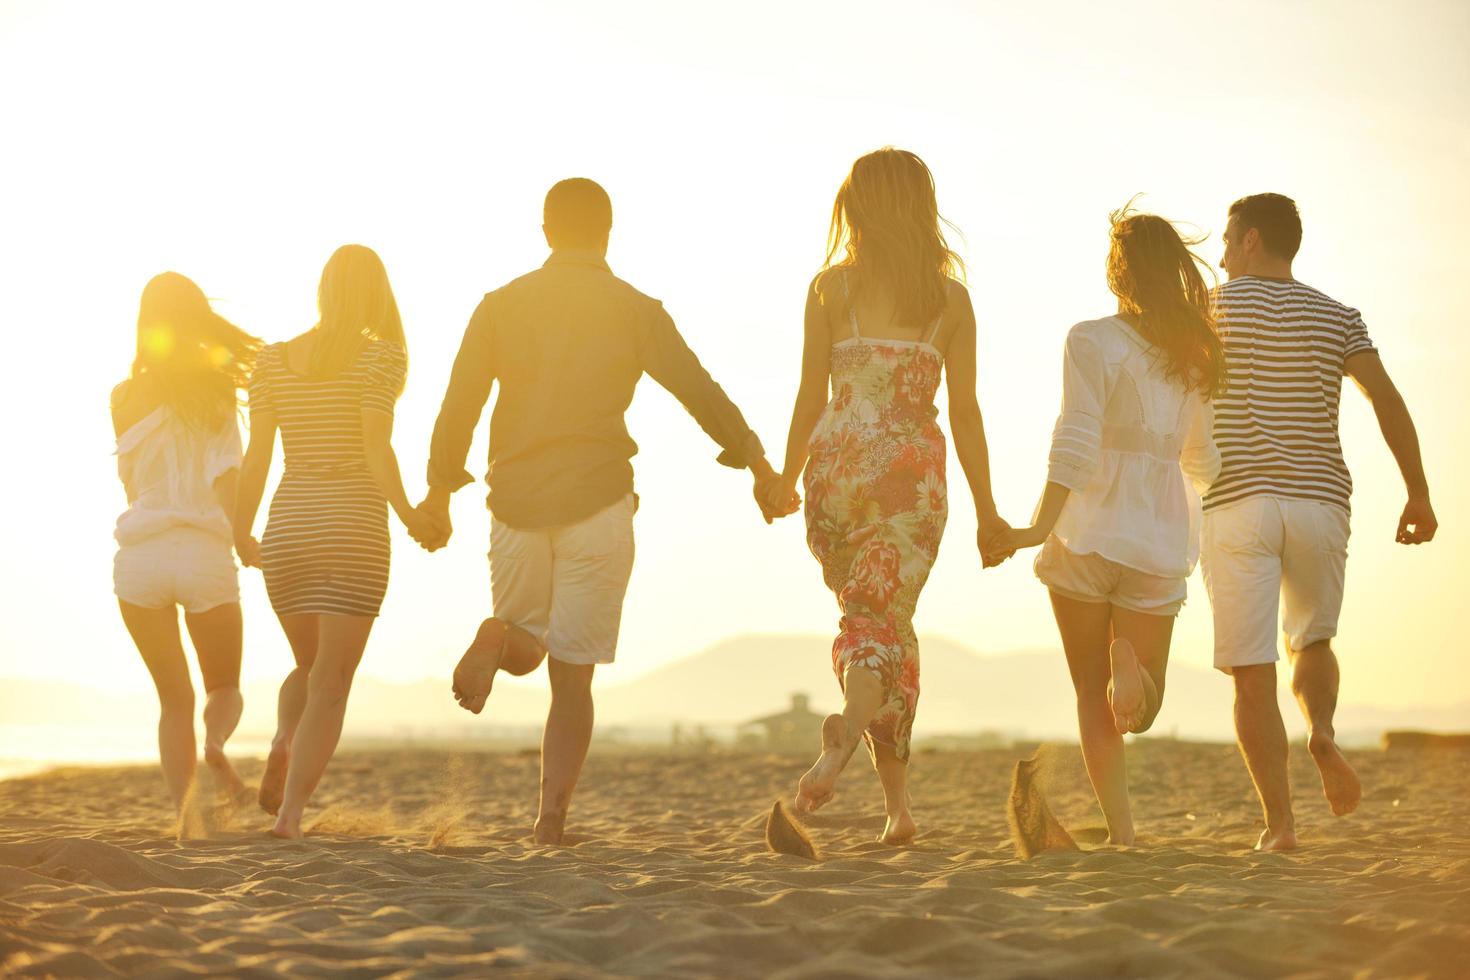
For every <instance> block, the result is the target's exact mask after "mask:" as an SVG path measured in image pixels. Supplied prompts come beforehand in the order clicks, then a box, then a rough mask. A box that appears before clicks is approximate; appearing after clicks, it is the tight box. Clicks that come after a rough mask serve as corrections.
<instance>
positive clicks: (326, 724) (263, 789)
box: [236, 245, 432, 838]
mask: <svg viewBox="0 0 1470 980" xmlns="http://www.w3.org/2000/svg"><path fill="white" fill-rule="evenodd" d="M317 304H318V307H319V309H320V314H321V319H320V321H319V322H318V323H317V325H316V326H314V327H312V328H311V329H310V330H308V331H307V332H306V333H304V334H302V335H301V336H299V337H296V338H295V339H293V340H289V341H286V342H285V343H282V344H272V345H270V346H269V347H266V348H265V349H264V350H263V351H262V352H261V354H260V358H259V360H258V362H257V364H256V369H255V373H254V374H253V375H252V377H251V380H250V446H249V448H248V449H247V450H246V453H245V462H244V466H243V467H242V470H241V474H240V491H239V493H240V498H239V501H240V502H239V513H238V514H237V519H236V528H237V529H238V533H239V534H240V535H241V536H242V538H241V540H239V541H238V542H237V544H236V548H237V550H238V552H239V554H240V556H241V560H242V561H244V562H245V563H246V564H247V565H258V566H259V567H260V568H261V569H262V570H263V571H264V573H265V584H266V591H267V592H268V593H269V594H270V600H271V606H272V607H273V608H274V609H275V612H276V615H277V617H279V618H280V621H281V627H282V628H283V629H284V630H285V631H286V638H287V639H288V640H289V641H290V643H291V652H292V655H293V656H294V657H295V659H296V667H295V669H293V670H292V671H291V673H290V674H289V675H288V676H287V678H286V680H285V682H284V683H283V684H282V685H281V693H280V698H279V701H278V723H277V730H276V736H275V739H274V740H273V741H272V743H271V751H270V756H269V759H268V761H267V764H266V772H265V775H264V776H263V777H262V779H261V785H260V804H261V806H262V807H263V808H264V809H265V810H267V811H268V812H270V813H273V814H276V817H277V819H276V825H275V828H274V829H273V830H272V831H271V832H272V833H273V834H275V835H276V836H277V837H285V838H295V837H300V836H301V815H302V811H303V810H304V809H305V808H306V804H307V801H308V800H309V799H310V798H311V794H312V792H313V790H315V789H316V785H317V783H318V782H319V781H320V779H321V777H322V773H323V772H324V771H325V770H326V768H327V763H328V762H329V761H331V758H332V753H333V752H334V751H335V750H336V748H337V741H338V739H339V738H340V736H341V734H342V719H343V716H344V715H345V713H346V709H347V694H348V691H349V690H350V689H351V686H352V677H353V674H354V672H355V671H356V670H357V665H358V662H359V661H360V660H361V659H362V653H363V649H364V647H365V646H366V645H367V639H368V633H369V631H370V630H371V629H372V626H373V620H374V618H375V617H376V616H377V615H378V607H379V606H380V605H381V604H382V602H383V595H384V593H385V592H386V590H387V587H388V562H389V545H388V508H389V507H390V506H391V507H392V508H393V512H394V513H395V514H397V515H398V518H399V519H400V520H401V521H403V523H404V524H405V525H406V526H407V527H408V530H409V533H410V534H412V535H413V536H414V538H415V539H416V540H417V539H424V538H426V537H427V536H428V535H429V534H431V533H432V529H431V528H430V527H428V526H427V524H426V521H425V519H424V518H423V517H421V516H420V515H419V514H418V513H417V512H416V511H415V510H414V509H413V507H412V505H411V504H409V502H408V496H407V494H405V493H404V489H403V479H402V477H401V475H400V474H399V469H398V460H397V458H396V457H395V456H394V454H393V447H392V445H391V442H390V438H391V436H392V432H393V406H394V403H395V402H396V401H397V398H398V395H399V393H400V392H401V391H402V390H403V383H404V378H405V375H406V372H407V355H406V353H405V350H404V342H403V323H402V321H401V320H400V319H399V316H398V304H397V303H396V301H395V300H394V298H393V289H392V287H391V286H390V285H389V283H388V274H387V272H386V270H384V268H383V263H382V260H380V259H379V258H378V256H377V254H376V253H375V252H373V251H372V249H369V248H365V247H363V246H361V245H344V246H343V247H342V248H340V249H338V250H337V251H336V252H335V253H334V254H333V255H332V257H331V259H330V260H329V261H328V262H327V266H326V268H325V269H324V270H323V271H322V279H321V285H320V287H319V288H318V291H317ZM278 430H279V431H280V433H281V444H282V447H283V448H284V451H285V454H286V462H285V472H284V475H283V476H282V478H281V483H280V486H279V487H277V489H276V493H275V497H274V498H273V499H272V501H271V507H270V516H269V518H268V520H267V522H266V528H265V535H264V538H263V540H262V541H260V542H256V541H255V539H254V538H253V537H250V536H249V535H250V529H251V528H252V527H253V526H254V523H255V516H256V512H257V511H258V510H259V507H260V501H261V497H262V496H263V494H264V491H265V481H266V474H267V472H268V471H269V469H270V463H271V455H272V453H273V452H274V449H275V440H276V432H277V431H278Z"/></svg>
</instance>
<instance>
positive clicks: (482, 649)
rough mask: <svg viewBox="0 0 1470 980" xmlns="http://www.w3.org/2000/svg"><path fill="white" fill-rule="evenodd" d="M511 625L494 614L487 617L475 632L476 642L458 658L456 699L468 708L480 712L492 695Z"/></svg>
mask: <svg viewBox="0 0 1470 980" xmlns="http://www.w3.org/2000/svg"><path fill="white" fill-rule="evenodd" d="M509 632H510V631H509V628H508V627H507V626H506V624H505V623H504V622H502V621H501V620H499V619H495V618H494V617H492V618H490V619H487V620H485V621H484V622H483V623H481V624H480V628H479V630H478V631H476V633H475V639H474V642H472V643H471V644H470V648H469V649H468V650H466V651H465V652H464V656H463V657H460V658H459V666H457V667H455V668H454V700H456V701H458V702H459V706H460V707H461V708H463V709H465V710H466V711H469V712H473V713H474V714H479V713H480V712H481V711H482V710H484V708H485V701H486V699H487V698H489V697H490V688H491V686H492V685H493V684H494V683H495V672H496V671H497V670H499V669H500V661H501V658H503V657H504V656H505V645H506V640H507V639H508V634H509Z"/></svg>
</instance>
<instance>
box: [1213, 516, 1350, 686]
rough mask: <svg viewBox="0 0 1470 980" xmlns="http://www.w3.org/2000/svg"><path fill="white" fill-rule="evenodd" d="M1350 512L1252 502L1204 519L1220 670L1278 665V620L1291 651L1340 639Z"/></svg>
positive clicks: (1217, 660)
mask: <svg viewBox="0 0 1470 980" xmlns="http://www.w3.org/2000/svg"><path fill="white" fill-rule="evenodd" d="M1347 543H1348V512H1347V511H1346V510H1344V509H1343V508H1342V507H1339V506H1337V505H1336V504H1328V503H1323V502H1320V501H1316V500H1292V499H1288V498H1285V497H1247V498H1246V499H1245V500H1241V501H1238V502H1236V503H1233V504H1228V505H1226V506H1224V507H1218V508H1216V509H1214V510H1211V511H1209V512H1207V513H1206V514H1205V521H1204V534H1203V540H1202V541H1201V543H1200V564H1201V566H1202V568H1203V571H1204V577H1205V589H1206V590H1207V591H1208V592H1209V594H1210V606H1211V607H1212V608H1213V609H1214V613H1215V666H1216V667H1217V668H1219V669H1220V670H1223V671H1224V672H1225V673H1227V674H1228V673H1230V672H1231V670H1232V668H1235V667H1246V666H1250V665H1252V664H1269V663H1274V662H1275V661H1277V660H1279V659H1280V653H1279V652H1278V649H1277V640H1276V637H1277V632H1276V615H1277V610H1278V609H1279V610H1280V613H1281V632H1282V633H1284V634H1286V639H1287V642H1288V643H1290V644H1291V648H1292V649H1293V650H1300V649H1302V648H1303V647H1306V646H1310V645H1311V644H1313V643H1317V642H1319V641H1321V640H1330V639H1332V638H1333V637H1334V636H1336V635H1337V617H1338V613H1339V612H1341V610H1342V589H1343V576H1344V572H1345V570H1346V567H1347Z"/></svg>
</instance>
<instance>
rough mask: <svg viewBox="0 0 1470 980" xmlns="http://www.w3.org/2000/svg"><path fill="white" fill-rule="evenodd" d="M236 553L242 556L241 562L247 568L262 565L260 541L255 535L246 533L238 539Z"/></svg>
mask: <svg viewBox="0 0 1470 980" xmlns="http://www.w3.org/2000/svg"><path fill="white" fill-rule="evenodd" d="M235 554H237V555H239V556H240V564H242V565H244V566H245V567H246V568H259V567H260V542H259V541H257V540H255V537H254V535H246V536H245V537H243V538H240V539H239V540H238V541H236V542H235Z"/></svg>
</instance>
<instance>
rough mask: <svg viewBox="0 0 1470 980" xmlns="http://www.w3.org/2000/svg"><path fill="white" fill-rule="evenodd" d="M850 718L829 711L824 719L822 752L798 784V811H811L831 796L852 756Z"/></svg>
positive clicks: (853, 747) (853, 745)
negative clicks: (848, 721)
mask: <svg viewBox="0 0 1470 980" xmlns="http://www.w3.org/2000/svg"><path fill="white" fill-rule="evenodd" d="M848 743H849V740H848V737H847V721H846V720H845V719H844V718H843V717H842V716H841V715H828V716H827V717H826V718H825V719H824V720H823V721H822V754H821V755H820V756H818V757H817V761H816V763H815V764H814V765H813V766H812V767H811V768H810V769H808V770H807V771H806V775H804V776H802V777H801V781H800V782H798V783H797V784H796V811H797V812H798V813H812V812H813V811H815V810H820V809H821V808H822V807H823V806H825V805H826V804H827V801H829V800H831V799H832V794H833V792H835V791H836V789H837V777H838V776H840V775H842V770H843V768H844V767H845V766H846V765H847V760H848V759H850V758H852V752H853V749H855V748H856V747H857V743H856V742H855V741H854V742H852V743H851V744H848Z"/></svg>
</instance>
